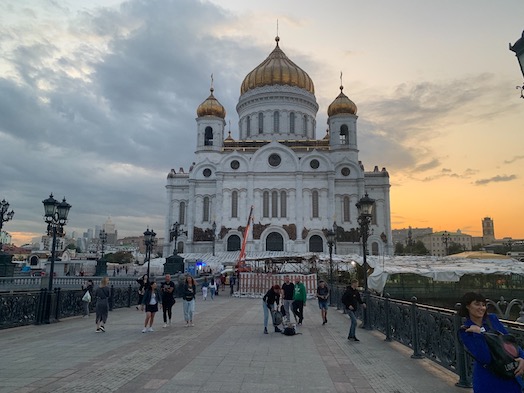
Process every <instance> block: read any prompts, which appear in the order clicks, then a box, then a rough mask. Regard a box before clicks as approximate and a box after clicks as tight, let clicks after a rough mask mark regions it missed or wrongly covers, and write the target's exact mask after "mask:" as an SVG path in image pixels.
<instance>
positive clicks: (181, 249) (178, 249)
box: [176, 242, 184, 254]
mask: <svg viewBox="0 0 524 393" xmlns="http://www.w3.org/2000/svg"><path fill="white" fill-rule="evenodd" d="M176 252H177V253H180V254H182V253H183V252H184V242H178V244H177V246H176Z"/></svg>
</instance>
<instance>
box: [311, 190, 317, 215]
mask: <svg viewBox="0 0 524 393" xmlns="http://www.w3.org/2000/svg"><path fill="white" fill-rule="evenodd" d="M311 207H312V212H311V214H312V215H313V218H318V191H316V190H315V191H313V193H312V194H311Z"/></svg>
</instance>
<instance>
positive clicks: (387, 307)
mask: <svg viewBox="0 0 524 393" xmlns="http://www.w3.org/2000/svg"><path fill="white" fill-rule="evenodd" d="M389 298H390V296H389V293H386V296H385V299H386V300H384V312H385V314H386V326H385V331H386V339H385V340H384V341H393V340H392V338H391V316H390V304H389Z"/></svg>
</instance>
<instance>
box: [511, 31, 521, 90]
mask: <svg viewBox="0 0 524 393" xmlns="http://www.w3.org/2000/svg"><path fill="white" fill-rule="evenodd" d="M509 50H510V51H512V52H515V56H517V60H518V61H519V65H520V71H522V76H524V31H523V32H522V36H521V37H520V38H519V39H518V40H517V41H516V42H515V44H514V45H511V44H509ZM517 89H519V90H520V98H524V85H522V86H517Z"/></svg>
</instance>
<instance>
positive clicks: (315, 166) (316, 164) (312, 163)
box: [309, 160, 320, 169]
mask: <svg viewBox="0 0 524 393" xmlns="http://www.w3.org/2000/svg"><path fill="white" fill-rule="evenodd" d="M309 166H310V167H311V168H313V169H318V167H319V166H320V162H318V160H311V161H310V162H309Z"/></svg>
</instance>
